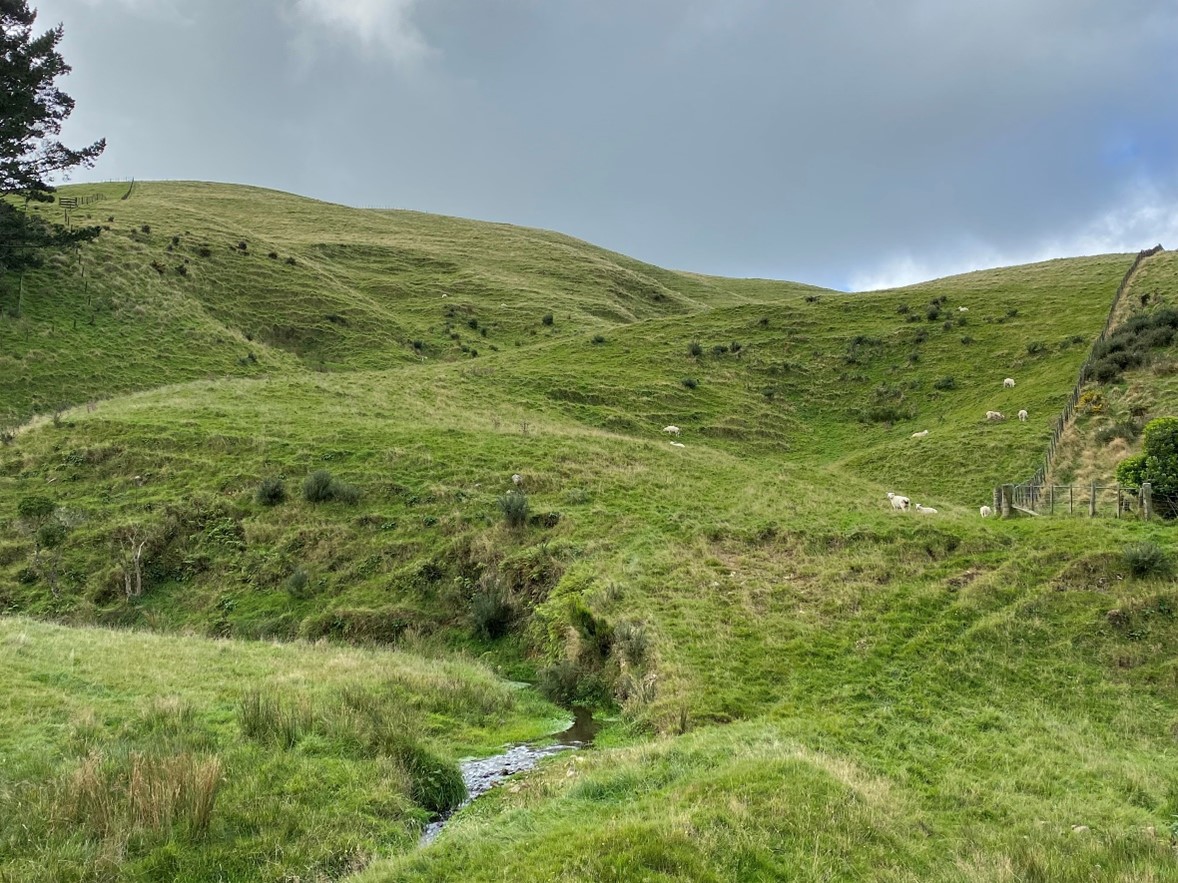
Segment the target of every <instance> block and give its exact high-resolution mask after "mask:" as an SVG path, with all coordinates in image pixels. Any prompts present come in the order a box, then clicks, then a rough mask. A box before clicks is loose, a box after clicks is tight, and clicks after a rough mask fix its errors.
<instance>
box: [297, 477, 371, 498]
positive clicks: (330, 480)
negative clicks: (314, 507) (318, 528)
mask: <svg viewBox="0 0 1178 883" xmlns="http://www.w3.org/2000/svg"><path fill="white" fill-rule="evenodd" d="M303 499H304V500H306V501H307V502H308V503H329V502H332V501H335V502H339V503H355V502H356V501H357V500H359V499H360V489H359V488H357V487H355V486H354V485H350V484H345V483H344V482H342V481H339V480H337V479H336V478H334V477H332V474H331V473H330V472H328V471H327V470H326V469H317V470H315V471H314V472H312V473H311V474H310V475H308V476H307V478H306V480H304V481H303Z"/></svg>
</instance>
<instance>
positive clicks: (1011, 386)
mask: <svg viewBox="0 0 1178 883" xmlns="http://www.w3.org/2000/svg"><path fill="white" fill-rule="evenodd" d="M1002 385H1003V386H1004V387H1006V388H1007V389H1014V378H1013V377H1007V378H1006V379H1005V380H1003V381H1002Z"/></svg>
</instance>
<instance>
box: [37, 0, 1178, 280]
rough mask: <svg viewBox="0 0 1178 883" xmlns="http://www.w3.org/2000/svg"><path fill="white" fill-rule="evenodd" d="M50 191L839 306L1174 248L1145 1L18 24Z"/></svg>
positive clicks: (733, 1) (133, 2) (1166, 32)
mask: <svg viewBox="0 0 1178 883" xmlns="http://www.w3.org/2000/svg"><path fill="white" fill-rule="evenodd" d="M29 5H30V6H33V7H35V8H37V9H38V10H39V12H40V15H39V18H38V26H39V27H49V26H51V25H53V24H56V23H58V22H61V23H63V24H64V26H65V39H64V40H63V42H62V46H61V51H62V54H63V55H64V56H65V58H66V61H67V62H68V63H70V64H71V65H72V66H73V68H74V71H73V73H72V74H71V75H70V76H69V77H68V78H66V79H65V80H64V81H63V85H64V88H65V91H66V92H68V93H69V94H71V95H72V96H73V97H74V98H75V99H76V101H77V108H76V110H75V112H74V114H73V116H72V117H71V119H70V120H69V122H68V124H67V127H66V129H65V140H66V142H67V143H68V144H71V145H72V146H78V145H80V144H82V143H89V142H90V141H92V140H94V139H96V138H98V137H106V139H107V141H108V147H107V150H106V153H105V155H104V156H103V157H102V159H101V161H100V163H99V165H98V166H97V167H96V168H95V169H94V170H92V171H88V172H84V173H80V174H78V175H76V176H75V180H104V179H121V178H131V177H134V178H138V179H140V180H151V179H185V180H210V181H224V182H233V183H243V184H255V185H259V186H265V187H273V188H278V189H281V190H286V191H291V192H295V193H299V194H303V195H306V196H312V197H316V198H319V199H325V200H330V201H333V202H341V203H345V204H349V205H355V206H376V207H395V208H409V209H415V210H419V211H427V212H438V213H443V214H450V215H459V216H463V217H470V218H478V219H482V220H492V221H505V222H509V223H515V224H524V225H528V226H534V227H543V228H546V229H551V230H557V231H560V232H562V233H567V234H570V235H573V236H577V237H579V238H582V239H586V240H589V241H590V242H593V243H596V244H598V245H602V246H605V247H607V248H611V249H615V250H617V251H620V252H624V253H626V254H628V255H631V256H633V257H636V258H639V259H642V260H645V261H649V262H651V263H655V264H659V265H661V266H665V267H671V268H675V269H683V270H692V271H697V272H703V273H714V274H719V275H726V276H741V277H749V276H756V277H766V278H777V279H791V280H796V281H802V282H811V283H815V284H820V285H827V286H830V287H834V288H840V289H844V290H867V289H873V288H880V287H887V286H890V285H898V284H906V283H909V282H914V281H918V280H922V279H927V278H933V277H938V276H943V275H948V274H950V273H955V272H961V271H965V270H969V269H974V268H980V267H991V266H1001V265H1009V264H1016V263H1023V262H1029V261H1034V260H1042V259H1046V258H1051V257H1065V256H1072V255H1079V254H1093V253H1103V252H1112V251H1137V250H1139V249H1141V248H1147V247H1150V246H1152V245H1154V244H1155V243H1157V242H1161V243H1162V244H1164V245H1166V246H1167V247H1178V113H1176V112H1175V111H1176V110H1178V102H1176V96H1178V3H1175V2H1174V0H1118V2H1115V3H1114V2H1110V0H824V2H821V3H797V2H787V0H30V4H29Z"/></svg>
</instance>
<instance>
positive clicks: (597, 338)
mask: <svg viewBox="0 0 1178 883" xmlns="http://www.w3.org/2000/svg"><path fill="white" fill-rule="evenodd" d="M592 342H593V343H594V344H597V345H600V344H603V343H605V335H604V334H594V335H593V341H592Z"/></svg>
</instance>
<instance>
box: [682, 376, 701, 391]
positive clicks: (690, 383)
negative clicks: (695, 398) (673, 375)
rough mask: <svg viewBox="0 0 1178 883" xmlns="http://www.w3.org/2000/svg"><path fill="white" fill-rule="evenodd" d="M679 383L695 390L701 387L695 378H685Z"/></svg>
mask: <svg viewBox="0 0 1178 883" xmlns="http://www.w3.org/2000/svg"><path fill="white" fill-rule="evenodd" d="M679 382H680V383H682V384H683V385H684V386H685V387H687V388H688V389H695V388H696V387H697V386H699V381H697V380H696V379H695V378H694V377H684V378H683V379H682V380H681V381H679Z"/></svg>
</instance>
